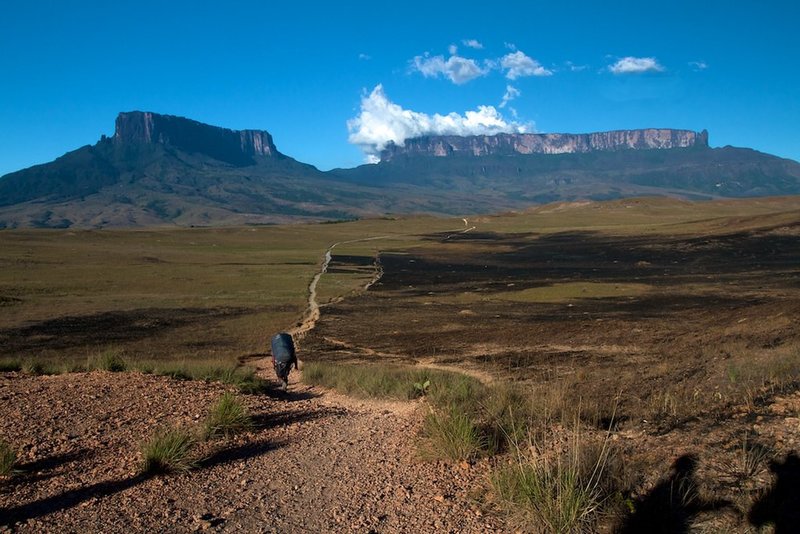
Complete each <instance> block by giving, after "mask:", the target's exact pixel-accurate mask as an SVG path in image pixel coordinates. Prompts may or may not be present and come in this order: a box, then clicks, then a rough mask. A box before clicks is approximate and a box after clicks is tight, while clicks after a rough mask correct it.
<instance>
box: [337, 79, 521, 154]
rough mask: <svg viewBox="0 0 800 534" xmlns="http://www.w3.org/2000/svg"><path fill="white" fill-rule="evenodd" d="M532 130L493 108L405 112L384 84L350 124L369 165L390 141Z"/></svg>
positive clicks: (365, 97) (351, 137)
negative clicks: (394, 100) (448, 111)
mask: <svg viewBox="0 0 800 534" xmlns="http://www.w3.org/2000/svg"><path fill="white" fill-rule="evenodd" d="M531 127H532V125H529V124H523V123H519V122H516V121H507V120H506V119H505V118H504V117H503V116H502V114H501V113H500V112H498V111H497V110H496V109H495V108H494V106H478V108H477V109H476V110H474V111H467V112H465V113H464V114H463V115H460V114H458V113H455V112H452V113H448V114H447V115H440V114H438V113H436V114H433V115H428V114H426V113H420V112H417V111H412V110H409V109H404V108H402V107H401V106H399V105H397V104H395V103H394V102H392V101H391V100H389V98H388V97H387V96H386V93H385V92H384V90H383V85H377V86H376V87H375V89H373V90H372V92H371V93H369V94H367V93H366V92H365V93H364V95H363V96H362V98H361V111H360V113H359V114H358V115H357V116H356V117H354V118H352V119H350V120H349V121H347V130H348V131H349V133H350V135H349V137H348V141H349V142H350V143H352V144H354V145H357V146H358V147H359V148H361V150H362V151H363V152H364V156H365V159H366V161H367V162H368V163H377V162H378V161H379V159H380V158H379V155H380V152H381V150H383V149H384V148H386V145H388V144H389V143H390V142H393V143H395V144H397V145H401V146H402V145H403V144H404V143H405V140H406V139H411V138H414V137H420V136H423V135H495V134H498V133H504V132H505V133H512V132H513V133H522V132H525V131H528V130H529V129H531Z"/></svg>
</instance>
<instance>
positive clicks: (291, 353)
mask: <svg viewBox="0 0 800 534" xmlns="http://www.w3.org/2000/svg"><path fill="white" fill-rule="evenodd" d="M293 364H294V368H295V369H297V355H296V354H295V350H294V341H293V340H292V335H291V334H287V333H286V332H281V333H279V334H275V336H273V338H272V366H273V367H274V368H275V374H276V375H277V376H278V380H280V381H281V389H283V391H286V389H287V388H288V387H289V372H290V371H291V370H292V365H293Z"/></svg>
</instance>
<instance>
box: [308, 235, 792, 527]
mask: <svg viewBox="0 0 800 534" xmlns="http://www.w3.org/2000/svg"><path fill="white" fill-rule="evenodd" d="M432 239H436V240H437V241H438V243H437V244H436V245H435V246H433V247H425V248H420V249H417V250H415V251H412V252H411V253H410V254H409V253H390V252H386V253H383V254H381V256H380V263H381V267H382V269H383V273H384V274H383V277H382V278H381V280H380V281H379V282H378V283H376V284H375V285H373V286H372V287H371V288H370V289H369V291H367V292H365V293H363V294H361V295H358V296H355V297H352V298H348V299H346V300H344V301H341V302H334V303H331V304H329V305H327V306H325V307H324V308H323V312H322V316H321V319H320V321H319V322H318V324H317V328H316V329H315V330H314V332H313V333H312V334H311V336H310V339H308V340H306V342H305V343H306V347H305V348H306V351H307V353H308V354H310V355H311V356H307V357H308V358H318V359H322V360H326V359H327V360H358V361H362V362H363V361H365V360H375V361H398V362H408V363H413V362H418V363H433V364H440V365H449V366H455V367H459V368H462V369H467V370H470V369H471V370H479V371H480V372H482V373H490V374H492V375H494V376H495V377H497V378H501V379H505V380H511V381H515V382H518V383H519V384H521V386H522V387H523V388H525V387H528V388H531V389H535V388H539V389H541V388H542V387H544V388H545V389H549V390H553V391H555V390H557V391H559V392H562V394H563V395H564V396H565V398H566V399H568V401H567V402H568V403H572V404H574V405H581V406H583V410H584V411H585V412H587V413H588V414H589V415H591V416H592V417H593V420H594V422H595V424H598V425H599V426H603V425H606V424H608V422H609V419H610V417H611V415H613V416H614V420H615V423H614V430H615V432H616V434H615V436H616V437H615V439H620V441H619V443H620V444H622V446H623V448H624V449H626V451H627V455H628V457H629V459H630V461H631V465H637V466H639V468H638V470H639V475H640V476H641V477H642V481H641V485H640V486H639V491H642V492H646V491H647V489H646V488H648V487H652V485H653V484H654V483H655V482H656V481H657V480H658V477H659V476H661V475H663V474H665V473H666V472H667V471H668V469H669V466H670V465H671V464H672V462H673V461H674V460H675V459H676V458H677V457H678V456H679V455H680V454H692V455H696V456H698V457H699V458H700V460H701V466H702V467H701V473H703V476H705V477H706V481H705V484H706V486H707V489H708V490H709V491H711V492H712V493H716V494H721V495H723V496H724V497H725V498H732V497H731V496H732V495H733V496H735V498H734V500H736V499H739V498H742V499H745V501H746V500H747V499H748V498H750V497H749V496H752V495H755V494H757V493H758V491H762V490H763V489H764V486H765V485H766V484H767V482H766V481H767V480H768V473H764V472H762V473H761V475H759V476H761V477H762V478H761V479H759V480H760V482H754V481H750V482H752V485H751V486H748V488H749V489H747V491H744V490H742V486H741V485H737V484H733V483H732V482H731V481H730V477H729V476H728V475H725V474H724V473H723V471H725V470H724V469H723V468H721V467H719V466H720V465H722V464H725V463H726V462H727V465H729V463H730V461H733V460H724V457H726V455H728V454H734V453H735V450H736V448H737V446H738V447H739V449H740V450H741V447H742V442H743V439H752V440H756V441H758V442H759V443H761V444H763V445H764V447H766V448H768V449H769V450H770V451H772V452H773V453H774V455H775V456H774V457H775V458H776V459H780V458H782V457H783V456H782V455H786V454H790V453H791V452H792V451H794V450H795V449H796V448H798V447H800V435H798V431H799V430H800V425H798V424H797V422H798V420H797V419H796V417H797V415H798V414H797V413H796V408H797V407H796V406H795V404H794V403H795V402H796V401H795V397H794V396H793V395H795V393H794V392H795V391H796V390H797V388H798V386H800V384H799V383H798V381H797V379H798V376H799V375H798V370H799V369H800V328H798V327H797V323H796V317H797V316H798V313H800V232H798V231H797V227H783V228H764V229H756V230H749V231H739V232H731V233H727V234H725V233H722V234H719V235H710V236H696V235H694V236H692V235H641V236H610V235H607V234H600V233H591V232H569V233H560V234H552V235H535V234H517V235H499V234H491V233H478V232H474V233H466V234H459V235H454V236H450V238H449V239H446V240H443V239H442V238H441V236H434V237H432ZM337 260H339V261H342V259H341V258H337V257H334V262H332V265H335V262H336V261H337ZM361 263H364V261H362V262H361ZM554 284H587V292H589V293H591V291H592V289H591V288H592V284H610V285H611V287H615V285H620V286H622V287H624V286H626V285H628V284H637V286H636V287H637V288H640V289H639V290H636V291H631V292H629V293H628V294H625V295H624V296H614V297H595V298H592V297H589V298H574V297H566V298H563V299H559V298H553V299H549V300H550V302H536V301H533V299H531V298H529V297H525V296H522V297H520V298H517V300H514V299H515V298H516V297H514V296H513V295H511V294H513V293H514V292H520V291H524V290H529V289H532V288H543V287H547V286H552V285H554ZM641 288H644V289H641ZM510 295H511V296H510ZM787 406H794V408H787ZM592 417H588V416H587V417H586V419H587V420H588V419H592ZM787 417H789V422H788V423H787V422H786V421H787V420H786V418H787ZM745 436H749V438H745ZM723 460H724V461H723ZM648 479H649V486H648V482H647V480H648ZM740 482H741V481H740ZM759 483H760V484H761V489H757V487H758V484H759ZM737 503H738V501H737ZM737 506H738V508H736V510H737V512H736V513H733V512H731V514H733V515H731V517H729V518H728V520H729V521H730V523H723V524H725V525H726V527H725V528H733V527H732V525H742V524H743V523H744V519H743V515H742V514H744V513H745V512H746V509H747V504H746V503H745V504H742V503H739V504H737ZM726 513H727V512H726ZM736 514H738V515H736ZM716 520H717V521H720V519H719V518H717V519H716ZM717 527H720V524H717Z"/></svg>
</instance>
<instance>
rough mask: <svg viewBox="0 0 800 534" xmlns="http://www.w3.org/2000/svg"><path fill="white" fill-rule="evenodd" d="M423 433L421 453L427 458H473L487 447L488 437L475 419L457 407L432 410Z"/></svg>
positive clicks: (460, 459) (455, 460)
mask: <svg viewBox="0 0 800 534" xmlns="http://www.w3.org/2000/svg"><path fill="white" fill-rule="evenodd" d="M422 436H423V438H424V441H423V442H422V444H421V447H420V453H421V456H422V457H423V458H426V459H445V460H452V461H454V462H458V461H463V460H466V461H469V460H474V459H475V458H477V457H478V456H480V455H481V453H482V452H483V451H484V450H485V449H486V438H485V437H484V436H483V434H482V433H481V431H480V429H479V428H478V427H477V426H476V424H475V421H474V419H473V418H472V417H470V416H469V415H468V414H466V413H464V412H461V411H459V410H458V409H457V408H445V409H441V408H440V409H436V408H433V409H431V411H430V413H428V415H427V416H426V417H425V423H424V426H423V430H422Z"/></svg>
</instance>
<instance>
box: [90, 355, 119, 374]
mask: <svg viewBox="0 0 800 534" xmlns="http://www.w3.org/2000/svg"><path fill="white" fill-rule="evenodd" d="M88 363H89V365H88V367H89V368H90V369H100V370H102V371H110V372H112V373H122V372H124V371H127V370H128V363H127V362H126V361H125V359H124V358H123V357H122V355H121V354H120V353H119V352H117V351H114V350H108V351H106V352H103V353H102V354H100V355H98V356H97V357H95V358H94V359H93V360H91V361H89V362H88Z"/></svg>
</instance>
